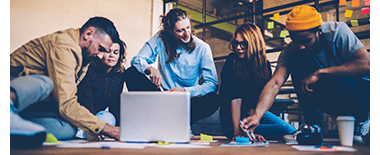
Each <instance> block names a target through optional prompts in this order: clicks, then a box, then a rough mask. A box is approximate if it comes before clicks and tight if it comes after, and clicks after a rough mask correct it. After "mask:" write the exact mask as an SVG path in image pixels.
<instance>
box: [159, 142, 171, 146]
mask: <svg viewBox="0 0 380 155" xmlns="http://www.w3.org/2000/svg"><path fill="white" fill-rule="evenodd" d="M170 144H172V143H169V142H162V141H158V142H157V145H170Z"/></svg>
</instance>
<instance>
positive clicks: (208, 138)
mask: <svg viewBox="0 0 380 155" xmlns="http://www.w3.org/2000/svg"><path fill="white" fill-rule="evenodd" d="M201 141H212V136H209V135H206V134H203V133H201Z"/></svg>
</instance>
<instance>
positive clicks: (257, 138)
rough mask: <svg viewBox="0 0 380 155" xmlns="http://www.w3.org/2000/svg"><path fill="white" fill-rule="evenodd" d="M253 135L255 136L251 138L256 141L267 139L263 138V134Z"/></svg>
mask: <svg viewBox="0 0 380 155" xmlns="http://www.w3.org/2000/svg"><path fill="white" fill-rule="evenodd" d="M255 137H256V138H254V139H253V141H254V142H257V141H259V142H266V141H267V140H266V139H265V138H264V136H261V135H258V134H255Z"/></svg>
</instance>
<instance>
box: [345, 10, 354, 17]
mask: <svg viewBox="0 0 380 155" xmlns="http://www.w3.org/2000/svg"><path fill="white" fill-rule="evenodd" d="M352 12H353V11H352V10H346V12H345V13H344V17H352Z"/></svg>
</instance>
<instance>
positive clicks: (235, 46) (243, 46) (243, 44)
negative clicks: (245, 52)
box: [232, 40, 248, 49]
mask: <svg viewBox="0 0 380 155" xmlns="http://www.w3.org/2000/svg"><path fill="white" fill-rule="evenodd" d="M239 45H240V48H241V49H245V48H247V47H248V42H247V41H242V42H238V41H236V40H235V41H233V42H232V46H233V47H234V48H235V49H236V48H237V47H238V46H239Z"/></svg>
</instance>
